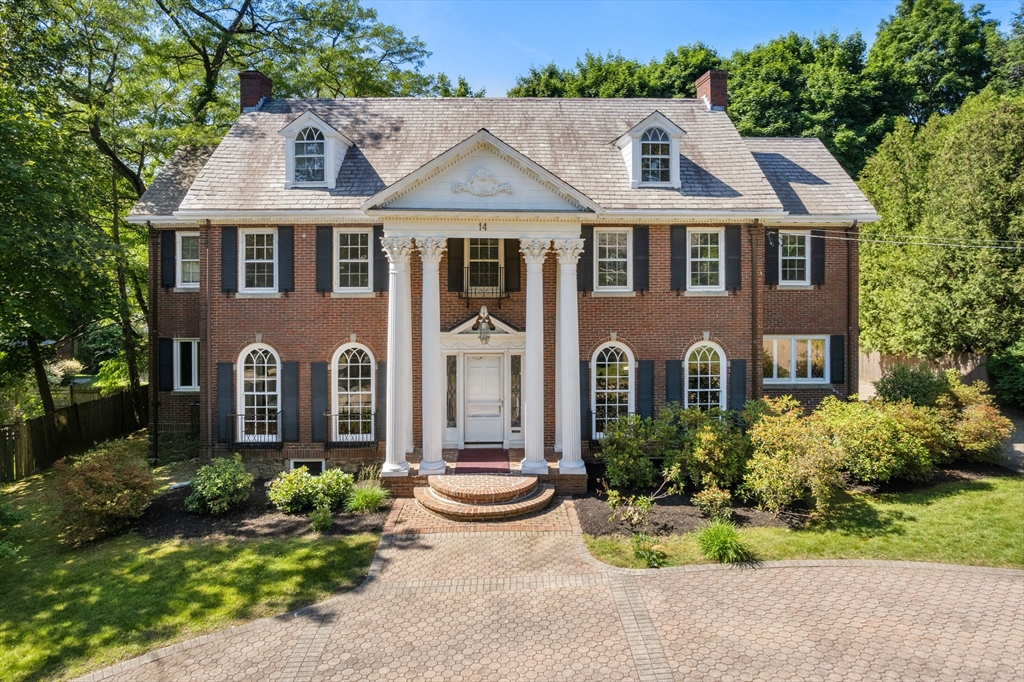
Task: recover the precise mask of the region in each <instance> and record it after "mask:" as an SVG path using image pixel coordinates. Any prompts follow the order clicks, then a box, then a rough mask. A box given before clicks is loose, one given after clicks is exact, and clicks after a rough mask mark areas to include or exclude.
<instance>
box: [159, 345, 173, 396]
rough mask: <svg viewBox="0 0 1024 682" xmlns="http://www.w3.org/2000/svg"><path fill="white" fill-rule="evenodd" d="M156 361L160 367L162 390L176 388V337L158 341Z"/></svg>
mask: <svg viewBox="0 0 1024 682" xmlns="http://www.w3.org/2000/svg"><path fill="white" fill-rule="evenodd" d="M156 363H157V367H158V368H159V370H160V371H159V375H160V390H161V391H173V390H174V339H159V340H158V341H157V352H156Z"/></svg>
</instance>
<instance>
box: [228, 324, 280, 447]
mask: <svg viewBox="0 0 1024 682" xmlns="http://www.w3.org/2000/svg"><path fill="white" fill-rule="evenodd" d="M238 368H239V370H240V371H239V372H238V424H237V431H238V442H240V443H255V442H276V441H279V440H281V382H280V381H279V377H280V369H281V361H280V358H278V356H277V353H276V352H274V349H273V348H271V347H270V346H267V345H263V344H254V345H252V346H248V347H246V348H245V349H244V350H242V352H241V354H240V355H239V357H238Z"/></svg>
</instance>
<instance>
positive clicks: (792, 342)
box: [761, 334, 832, 386]
mask: <svg viewBox="0 0 1024 682" xmlns="http://www.w3.org/2000/svg"><path fill="white" fill-rule="evenodd" d="M780 340H781V341H789V366H790V368H795V367H796V342H797V341H824V342H825V377H824V378H823V379H811V378H808V377H792V376H791V377H790V378H789V379H777V378H769V377H766V376H764V364H763V363H764V361H763V360H762V366H761V380H762V382H763V383H764V384H765V385H769V386H770V385H782V386H792V385H794V384H814V385H821V384H828V383H831V379H832V363H831V357H830V348H829V345H830V341H829V337H828V335H827V334H770V335H769V334H766V335H765V336H764V337H763V341H762V343H763V342H764V341H780ZM761 352H762V354H763V353H764V347H763V346H762V348H761ZM777 353H778V344H773V346H772V371H774V368H775V366H776V365H777V364H778V363H776V362H775V359H776V354H777ZM792 371H793V370H792V369H791V370H790V373H792Z"/></svg>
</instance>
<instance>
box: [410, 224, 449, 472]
mask: <svg viewBox="0 0 1024 682" xmlns="http://www.w3.org/2000/svg"><path fill="white" fill-rule="evenodd" d="M444 243H445V240H444V238H443V237H417V238H416V247H417V248H418V249H419V252H420V260H421V261H422V262H423V340H422V346H423V359H422V372H421V373H420V376H421V381H422V386H421V398H422V400H423V413H422V414H423V459H422V460H421V462H420V473H421V474H432V475H436V474H443V473H444V472H445V464H444V459H442V458H441V442H442V440H443V438H442V433H441V420H442V419H443V418H444V404H445V403H444V372H443V370H442V367H441V285H440V283H439V279H438V278H439V274H438V271H439V268H440V264H441V254H442V253H444Z"/></svg>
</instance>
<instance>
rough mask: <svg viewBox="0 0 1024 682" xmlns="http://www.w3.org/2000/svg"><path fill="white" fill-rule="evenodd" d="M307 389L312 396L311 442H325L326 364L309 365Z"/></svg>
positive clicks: (312, 363)
mask: <svg viewBox="0 0 1024 682" xmlns="http://www.w3.org/2000/svg"><path fill="white" fill-rule="evenodd" d="M309 377H310V380H309V388H310V393H311V395H312V398H313V400H312V408H313V442H314V443H323V442H325V441H326V440H327V437H326V433H327V428H326V426H327V418H326V417H325V416H324V413H325V412H327V363H326V362H311V363H310V364H309Z"/></svg>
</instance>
